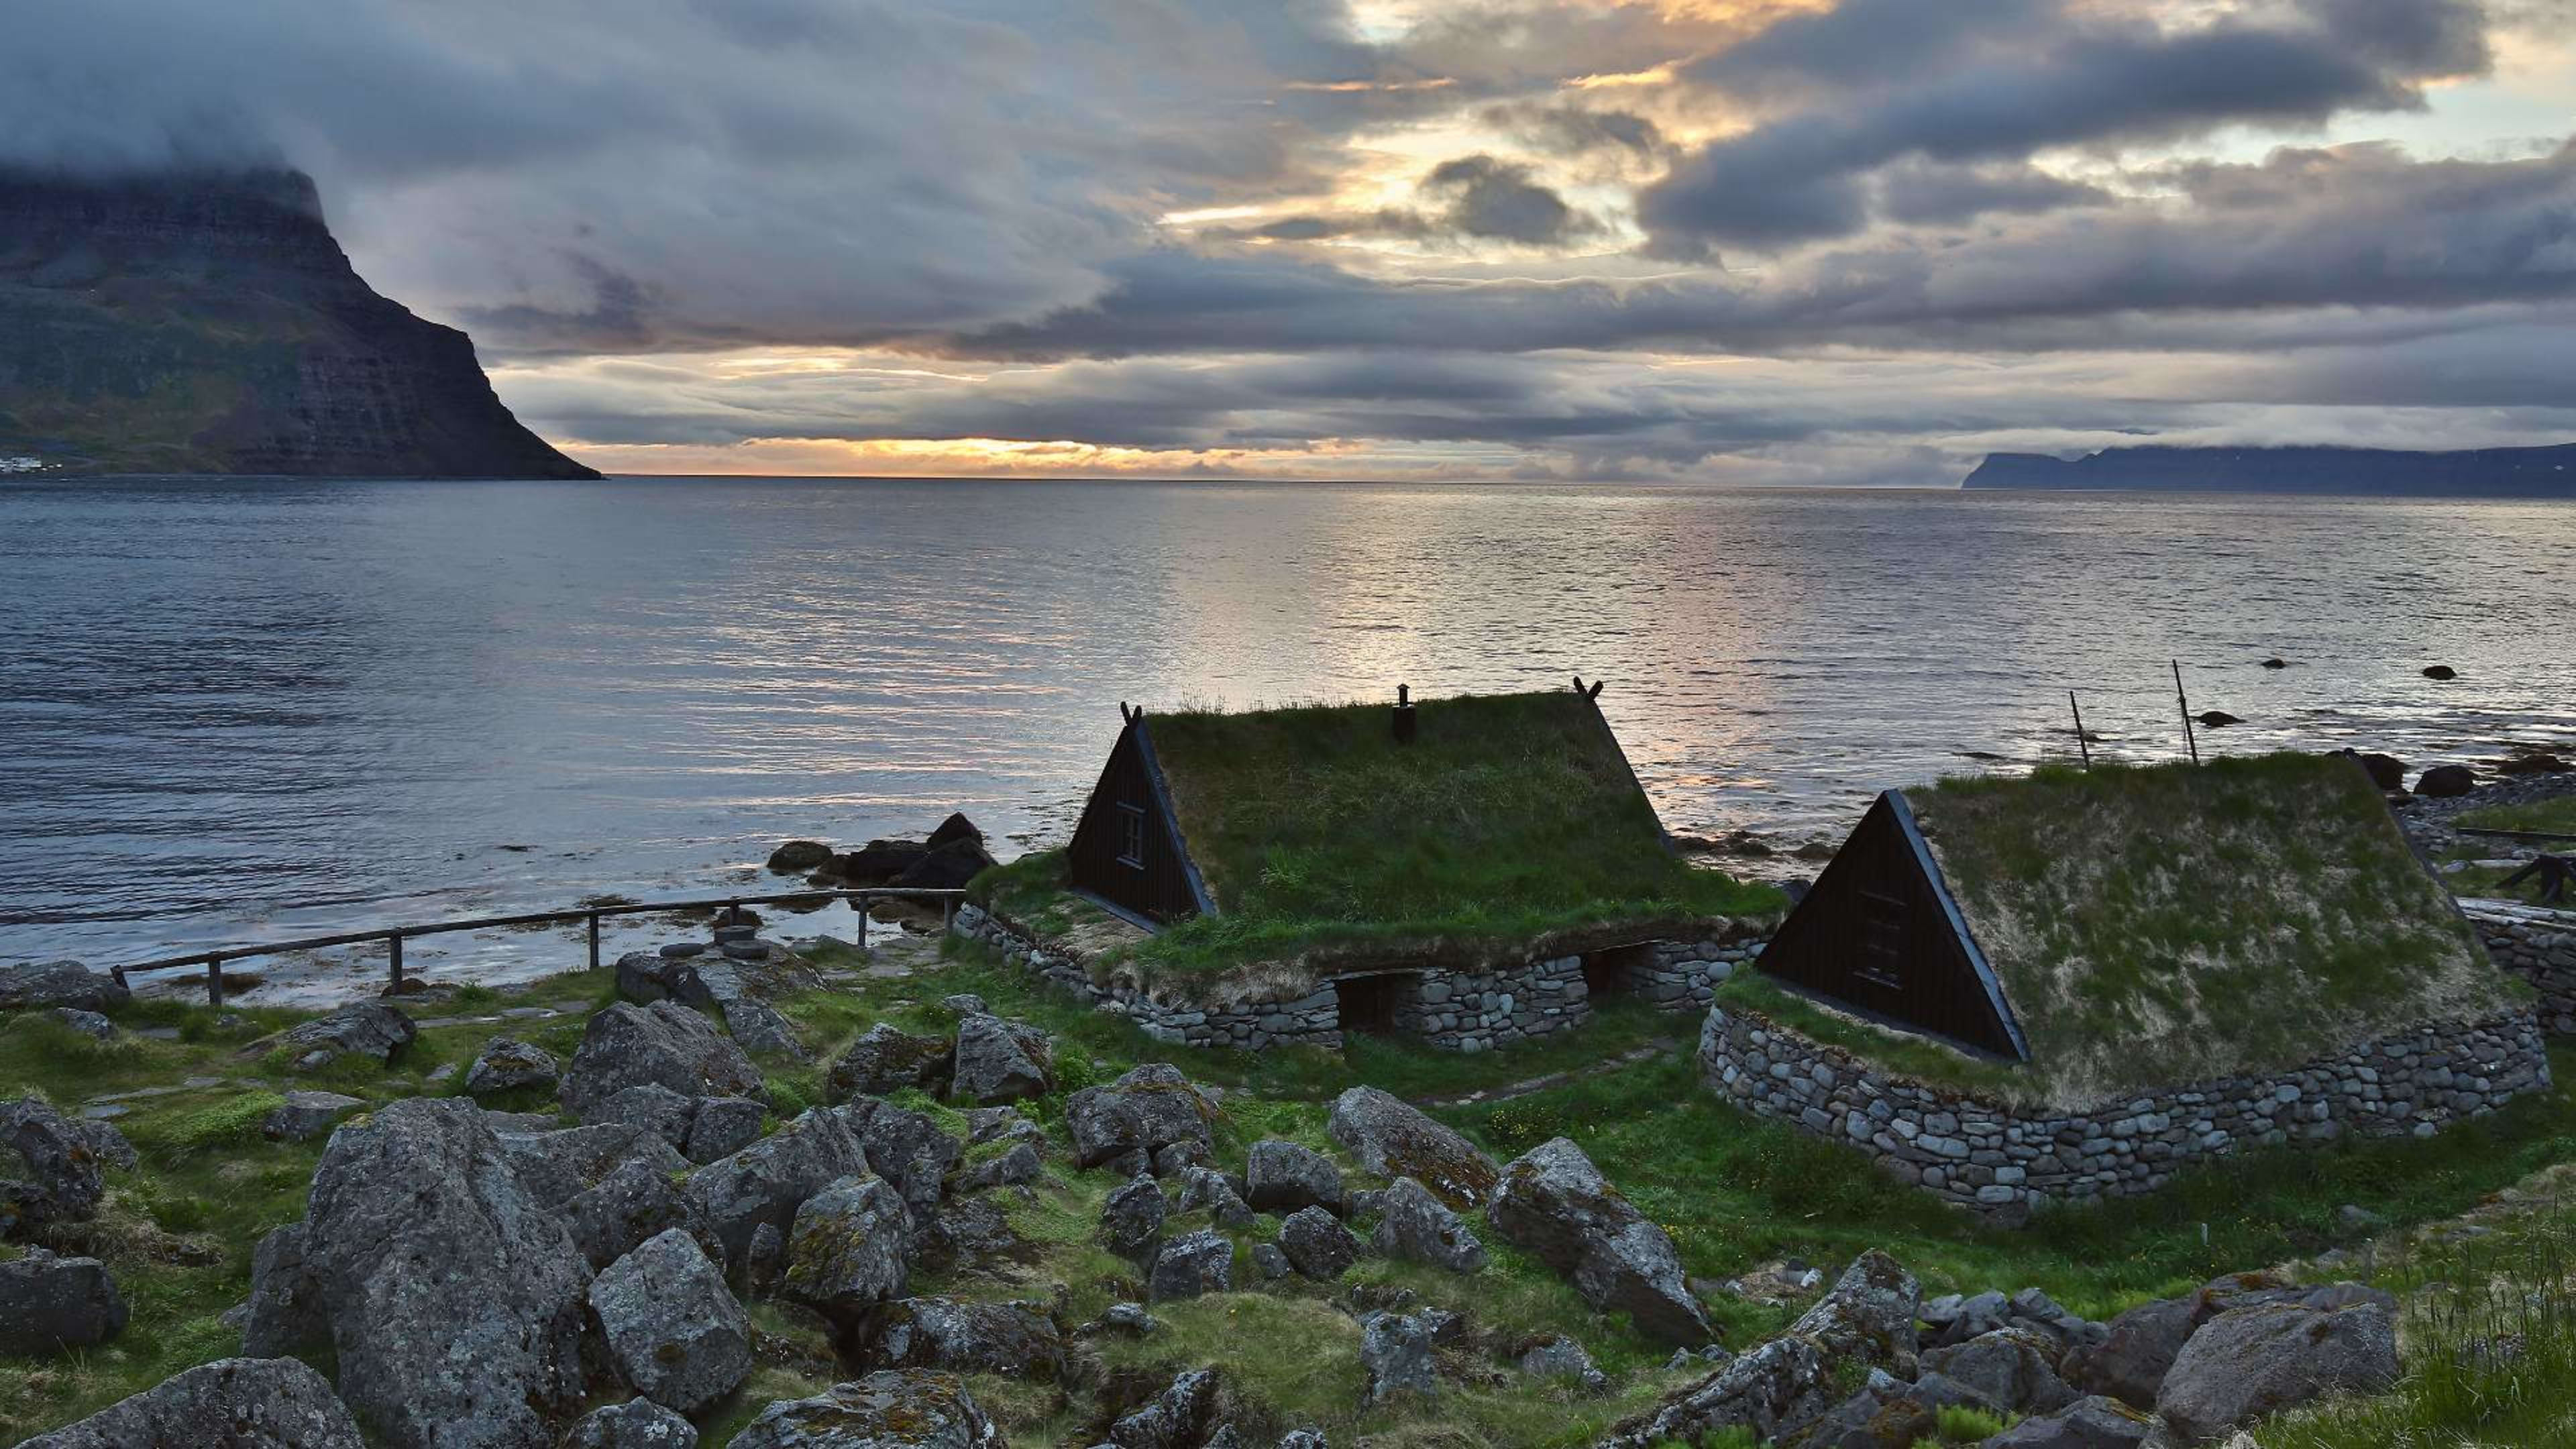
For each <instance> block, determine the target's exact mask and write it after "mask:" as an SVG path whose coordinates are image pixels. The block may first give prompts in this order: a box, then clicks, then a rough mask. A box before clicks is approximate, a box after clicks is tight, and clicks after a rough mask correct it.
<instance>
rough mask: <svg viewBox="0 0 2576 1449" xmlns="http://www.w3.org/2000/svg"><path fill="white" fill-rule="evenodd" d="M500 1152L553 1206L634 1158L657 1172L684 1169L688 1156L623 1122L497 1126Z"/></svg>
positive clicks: (532, 1192) (532, 1190)
mask: <svg viewBox="0 0 2576 1449" xmlns="http://www.w3.org/2000/svg"><path fill="white" fill-rule="evenodd" d="M493 1135H494V1137H495V1138H496V1139H498V1140H499V1142H500V1144H501V1152H502V1155H503V1156H505V1157H507V1158H508V1159H509V1162H510V1169H511V1170H512V1171H513V1172H516V1173H518V1174H519V1181H520V1183H521V1184H522V1185H523V1186H525V1187H526V1188H527V1189H528V1193H529V1195H530V1196H532V1197H534V1198H535V1199H536V1200H537V1202H538V1203H539V1204H541V1205H542V1206H544V1207H547V1208H550V1209H560V1208H562V1207H563V1206H564V1205H565V1204H567V1203H569V1202H571V1201H572V1200H573V1199H574V1198H576V1197H579V1196H580V1195H581V1194H583V1193H585V1192H588V1191H590V1190H591V1189H592V1188H594V1187H597V1186H598V1185H599V1184H601V1183H603V1182H606V1181H607V1180H608V1179H609V1177H610V1175H611V1174H613V1173H615V1172H616V1171H617V1170H618V1169H619V1168H621V1167H624V1166H625V1165H626V1164H628V1163H630V1162H640V1163H643V1164H645V1165H646V1166H648V1167H650V1168H652V1169H653V1170H654V1171H656V1172H660V1173H663V1174H665V1175H676V1174H679V1173H682V1172H686V1171H687V1170H688V1167H689V1160H688V1159H687V1158H685V1157H682V1156H681V1155H680V1154H679V1153H677V1152H675V1151H673V1150H672V1149H671V1144H670V1143H668V1142H665V1141H663V1140H662V1138H661V1136H660V1135H659V1134H658V1133H655V1132H653V1131H651V1130H650V1129H648V1128H643V1127H633V1126H628V1125H626V1124H624V1123H611V1122H602V1123H598V1124H595V1125H593V1126H589V1127H557V1128H551V1129H549V1130H546V1131H543V1132H508V1131H496V1132H494V1134H493Z"/></svg>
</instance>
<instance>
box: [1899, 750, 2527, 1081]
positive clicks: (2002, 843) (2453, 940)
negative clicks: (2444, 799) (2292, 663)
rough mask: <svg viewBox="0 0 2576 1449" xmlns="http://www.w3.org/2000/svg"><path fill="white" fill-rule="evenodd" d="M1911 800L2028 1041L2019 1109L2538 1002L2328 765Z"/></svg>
mask: <svg viewBox="0 0 2576 1449" xmlns="http://www.w3.org/2000/svg"><path fill="white" fill-rule="evenodd" d="M1908 798H1909V800H1911V801H1912V803H1913V804H1914V806H1915V812H1916V816H1917V818H1918V819H1919V820H1920V821H1921V823H1922V825H1923V828H1924V833H1925V835H1926V838H1927V839H1928V840H1929V841H1930V843H1931V846H1932V850H1933V854H1934V856H1935V858H1936V859H1937V860H1938V861H1939V862H1940V865H1941V870H1942V873H1943V875H1944V876H1945V877H1946V878H1947V879H1948V881H1949V884H1950V887H1951V891H1952V893H1953V894H1954V895H1955V896H1956V898H1957V899H1958V902H1959V906H1960V910H1961V912H1962V914H1963V915H1965V916H1966V918H1967V921H1968V925H1969V929H1970V930H1971V932H1972V933H1973V934H1974V935H1975V937H1976V939H1977V942H1978V944H1979V945H1980V946H1981V947H1982V948H1983V949H1984V951H1985V953H1986V956H1987V959H1988V960H1989V961H1991V962H1992V963H1993V965H1994V968H1995V971H1996V974H1997V975H1998V976H1999V977H2000V978H2001V979H2002V981H2003V984H2004V989H2005V994H2006V996H2007V997H2008V998H2009V1000H2010V1001H2011V1003H2012V1006H2013V1009H2014V1010H2015V1012H2016V1013H2017V1014H2018V1015H2019V1017H2020V1019H2021V1023H2022V1026H2023V1029H2024V1032H2025V1034H2026V1036H2027V1037H2028V1039H2029V1042H2030V1048H2031V1055H2032V1061H2031V1063H2030V1065H2029V1068H2028V1076H2029V1082H2028V1085H2027V1087H2026V1088H2025V1089H2024V1090H2023V1091H2022V1092H2021V1093H2020V1094H2019V1095H2021V1096H2023V1097H2025V1098H2027V1099H2032V1100H2044V1101H2047V1102H2049V1103H2051V1104H2053V1105H2058V1106H2069V1107H2072V1106H2082V1105H2086V1104H2089V1103H2092V1102H2097V1101H2100V1100H2102V1099H2104V1098H2107V1097H2111V1096H2116V1095H2119V1094H2122V1093H2126V1092H2132V1091H2136V1090H2139V1089H2143V1088H2147V1087H2152V1086H2166V1085H2172V1084H2176V1083H2180V1082H2186V1081H2195V1080H2202V1079H2207V1078H2211V1077H2219V1076H2227V1075H2232V1074H2236V1073H2242V1072H2251V1071H2262V1070H2272V1069H2278V1068H2282V1067H2287V1066H2292V1065H2295V1064H2297V1063H2299V1062H2302V1061H2305V1060H2308V1059H2310V1058H2313V1057H2315V1056H2317V1055H2319V1054H2320V1053H2323V1052H2327V1051H2332V1050H2336V1049H2339V1048H2341V1047H2344V1046H2347V1045H2350V1044H2352V1043H2356V1042H2361V1041H2367V1040H2371V1039H2374V1038H2377V1037H2381V1036H2385V1035H2389V1034H2391V1033H2393V1032H2396V1031H2399V1030H2403V1029H2405V1028H2407V1027H2410V1026H2414V1025H2417V1024H2420V1023H2422V1022H2424V1021H2427V1020H2438V1019H2444V1018H2460V1017H2484V1016H2489V1015H2493V1014H2495V1013H2496V1012H2498V1011H2501V1010H2503V1009H2505V1008H2507V1007H2509V1006H2511V1005H2513V1004H2516V1003H2518V1002H2520V1001H2522V1000H2524V999H2527V996H2528V992H2527V990H2525V989H2524V988H2522V987H2521V986H2520V983H2518V982H2514V981H2512V980H2511V979H2510V978H2508V977H2507V976H2506V975H2505V974H2504V973H2502V972H2500V971H2498V970H2496V969H2495V968H2494V966H2493V964H2492V963H2491V962H2489V961H2488V960H2487V958H2486V955H2485V953H2484V951H2483V950H2482V949H2481V948H2480V947H2479V945H2478V943H2477V941H2476V939H2475V938H2474V937H2473V936H2472V935H2471V934H2470V933H2469V931H2468V928H2467V927H2466V925H2465V924H2464V923H2462V922H2461V921H2460V919H2459V917H2458V914H2457V912H2456V911H2455V910H2454V909H2453V908H2452V905H2451V902H2450V899H2449V897H2448V895H2447V894H2446V893H2445V892H2444V890H2443V889H2442V887H2441V885H2440V884H2439V882H2437V881H2436V880H2435V879H2434V878H2433V877H2432V876H2431V875H2430V874H2429V873H2428V872H2426V871H2425V870H2424V869H2423V868H2422V866H2421V865H2420V864H2419V863H2418V862H2417V861H2416V859H2415V857H2414V855H2413V853H2412V852H2411V851H2410V850H2409V849H2408V848H2407V846H2406V842H2405V840H2404V837H2403V836H2402V835H2401V834H2400V833H2399V831H2398V828H2397V824H2396V822H2395V820H2394V819H2393V818H2392V817H2391V816H2390V815H2389V813H2388V810H2387V807H2386V806H2385V804H2384V803H2382V801H2381V800H2380V799H2379V797H2378V795H2377V794H2376V792H2374V791H2373V790H2372V789H2371V788H2370V786H2369V783H2368V781H2367V780H2365V779H2364V778H2363V777H2362V776H2361V775H2360V774H2359V772H2357V771H2354V770H2352V769H2351V768H2350V767H2349V766H2348V765H2347V764H2346V763H2345V762H2343V761H2340V760H2335V759H2331V758H2327V757H2321V756H2313V755H2298V754H2277V755H2268V756H2262V757H2259V758H2248V759H2224V760H2213V761H2211V762H2209V763H2208V764H2206V765H2202V766H2198V767H2194V766H2189V765H2165V766H2153V767H2143V768H2124V767H2118V766H2102V767H2097V768H2095V769H2093V770H2092V771H2089V772H2086V771H2078V770H2069V769H2064V768H2059V767H2048V768H2043V769H2042V770H2040V771H2038V772H2037V773H2036V774H2034V775H2032V776H2030V777H2028V778H2025V779H2004V778H1987V779H1975V780H1947V781H1943V782H1942V783H1941V784H1939V785H1937V786H1935V787H1933V788H1932V789H1929V790H1924V791H1917V792H1913V793H1911V794H1910V795H1909V797H1908Z"/></svg>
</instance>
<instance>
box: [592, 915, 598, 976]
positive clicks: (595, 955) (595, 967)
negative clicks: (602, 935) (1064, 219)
mask: <svg viewBox="0 0 2576 1449" xmlns="http://www.w3.org/2000/svg"><path fill="white" fill-rule="evenodd" d="M590 969H591V970H593V971H596V970H598V969H599V912H597V911H593V912H591V913H590Z"/></svg>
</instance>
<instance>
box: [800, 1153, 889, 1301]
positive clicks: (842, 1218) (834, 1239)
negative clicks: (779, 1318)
mask: <svg viewBox="0 0 2576 1449" xmlns="http://www.w3.org/2000/svg"><path fill="white" fill-rule="evenodd" d="M912 1235H913V1225H912V1210H911V1209H910V1208H907V1207H905V1206H904V1202H903V1197H902V1195H901V1194H900V1193H898V1192H896V1191H895V1190H894V1187H893V1185H892V1184H890V1183H888V1182H887V1181H886V1180H885V1179H883V1178H880V1177H864V1178H863V1177H845V1178H842V1179H840V1180H839V1181H837V1182H835V1183H832V1184H831V1185H830V1186H828V1187H826V1188H824V1189H823V1190H822V1191H821V1192H818V1193H816V1194H814V1195H813V1196H812V1197H809V1198H807V1199H806V1200H805V1202H804V1205H803V1206H801V1207H799V1208H797V1209H796V1226H795V1228H794V1230H793V1231H791V1232H790V1233H788V1235H787V1276H786V1280H785V1282H784V1284H783V1285H782V1288H781V1291H782V1292H784V1293H785V1294H786V1296H788V1297H790V1298H793V1299H795V1300H796V1301H797V1302H799V1303H803V1304H806V1305H807V1306H809V1307H812V1308H816V1309H820V1310H821V1311H822V1312H824V1313H826V1314H829V1315H831V1316H833V1317H835V1318H839V1319H844V1320H847V1319H851V1318H855V1317H856V1316H857V1315H858V1314H859V1312H860V1311H861V1310H863V1309H865V1308H867V1307H869V1306H870V1305H872V1304H877V1303H882V1302H884V1301H886V1300H887V1299H889V1298H899V1297H901V1296H902V1295H903V1278H904V1266H905V1264H906V1262H907V1261H908V1260H909V1259H910V1257H911V1253H912Z"/></svg>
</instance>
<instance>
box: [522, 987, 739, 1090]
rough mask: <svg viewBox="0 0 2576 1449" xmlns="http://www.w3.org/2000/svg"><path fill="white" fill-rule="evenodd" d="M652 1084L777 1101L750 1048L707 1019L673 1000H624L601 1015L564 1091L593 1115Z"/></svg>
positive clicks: (565, 1076) (576, 1057)
mask: <svg viewBox="0 0 2576 1449" xmlns="http://www.w3.org/2000/svg"><path fill="white" fill-rule="evenodd" d="M647 1084H649V1085H652V1086H657V1087H664V1088H667V1089H669V1090H671V1091H673V1092H677V1093H679V1094H680V1095H681V1096H683V1097H751V1098H755V1099H757V1100H760V1101H764V1102H765V1101H767V1100H769V1093H768V1090H767V1089H766V1087H765V1086H764V1085H763V1084H762V1082H761V1080H760V1073H759V1072H758V1071H757V1070H755V1069H754V1068H753V1067H752V1065H751V1062H750V1060H749V1059H748V1058H746V1057H744V1056H743V1054H742V1049H741V1048H739V1047H737V1046H735V1045H734V1044H733V1043H732V1042H731V1041H729V1040H727V1039H726V1038H725V1036H724V1034H723V1033H721V1032H719V1031H717V1030H716V1029H715V1027H714V1026H713V1025H711V1024H709V1022H708V1021H707V1019H706V1018H705V1017H703V1016H700V1015H698V1014H697V1013H696V1012H694V1011H691V1010H689V1009H688V1008H687V1007H685V1006H681V1005H679V1004H677V1003H675V1002H670V1001H656V1002H652V1003H650V1004H649V1005H645V1006H635V1005H631V1004H629V1003H626V1002H622V1001H621V1002H618V1003H616V1004H615V1005H613V1006H610V1007H609V1008H608V1009H607V1010H605V1011H602V1012H600V1013H599V1014H598V1015H596V1016H593V1017H592V1018H591V1019H590V1025H589V1026H588V1027H587V1028H586V1029H584V1031H583V1032H582V1037H581V1047H580V1049H579V1050H577V1051H575V1052H574V1053H573V1057H572V1066H571V1067H570V1068H569V1069H568V1070H566V1071H565V1072H564V1074H563V1085H562V1087H561V1088H560V1090H559V1091H558V1093H557V1095H558V1096H560V1097H561V1098H562V1099H563V1104H564V1107H565V1109H566V1110H568V1111H570V1112H571V1113H573V1114H574V1115H575V1116H579V1117H587V1116H588V1115H589V1113H590V1110H591V1109H592V1108H593V1107H596V1106H598V1105H600V1104H602V1103H605V1102H606V1101H607V1100H608V1099H609V1098H611V1097H613V1096H615V1095H616V1094H617V1093H619V1092H621V1091H624V1090H625V1089H627V1088H629V1087H635V1086H643V1085H647Z"/></svg>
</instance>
